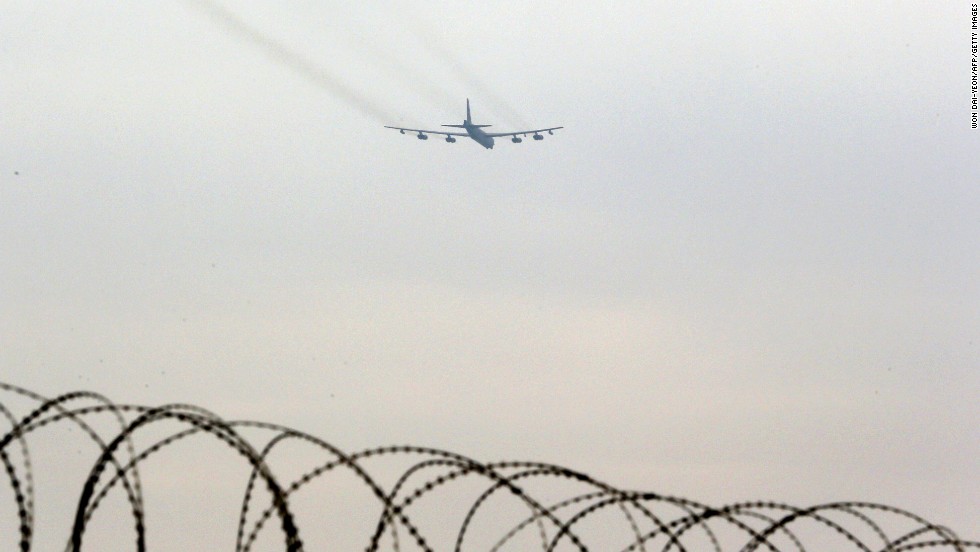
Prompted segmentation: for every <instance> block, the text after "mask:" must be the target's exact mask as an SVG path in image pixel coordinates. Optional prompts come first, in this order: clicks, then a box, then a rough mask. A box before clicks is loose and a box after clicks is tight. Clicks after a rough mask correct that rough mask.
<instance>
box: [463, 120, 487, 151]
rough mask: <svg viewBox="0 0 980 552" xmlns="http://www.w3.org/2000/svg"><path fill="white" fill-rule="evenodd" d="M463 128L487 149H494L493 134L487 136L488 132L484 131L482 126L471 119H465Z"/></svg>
mask: <svg viewBox="0 0 980 552" xmlns="http://www.w3.org/2000/svg"><path fill="white" fill-rule="evenodd" d="M463 128H464V129H465V130H466V133H467V134H469V135H470V138H472V139H473V141H474V142H476V143H477V144H480V145H481V146H483V147H485V148H487V149H493V136H487V133H486V132H483V129H482V128H480V127H478V126H476V125H474V124H473V123H471V122H469V121H463Z"/></svg>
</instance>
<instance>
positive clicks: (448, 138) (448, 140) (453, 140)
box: [446, 136, 456, 144]
mask: <svg viewBox="0 0 980 552" xmlns="http://www.w3.org/2000/svg"><path fill="white" fill-rule="evenodd" d="M446 141H447V142H449V143H450V144H452V143H453V142H455V141H456V139H455V138H453V137H452V136H446Z"/></svg>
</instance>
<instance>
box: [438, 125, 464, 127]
mask: <svg viewBox="0 0 980 552" xmlns="http://www.w3.org/2000/svg"><path fill="white" fill-rule="evenodd" d="M442 126H447V127H453V128H466V127H465V126H463V125H442Z"/></svg>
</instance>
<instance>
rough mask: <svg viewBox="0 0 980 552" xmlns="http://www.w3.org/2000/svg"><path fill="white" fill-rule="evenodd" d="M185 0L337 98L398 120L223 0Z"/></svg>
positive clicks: (374, 115) (381, 118)
mask: <svg viewBox="0 0 980 552" xmlns="http://www.w3.org/2000/svg"><path fill="white" fill-rule="evenodd" d="M184 1H185V2H187V3H188V4H191V5H193V6H194V7H196V8H198V9H200V10H201V11H202V12H204V13H205V14H207V15H208V16H209V17H210V18H211V19H212V20H213V21H214V22H215V23H217V24H218V25H220V26H221V27H223V28H225V29H226V30H228V31H230V32H231V33H232V34H234V35H235V36H237V37H238V38H240V39H242V40H244V41H246V42H248V43H250V44H251V45H253V46H255V47H257V48H259V49H261V50H262V51H263V52H265V53H266V55H268V56H269V57H270V58H271V59H272V60H273V61H275V62H276V63H278V64H280V65H282V66H284V67H286V68H288V69H290V70H291V71H293V72H294V73H296V74H298V75H300V76H302V77H304V78H306V80H308V81H309V82H311V83H312V84H314V85H315V86H317V87H318V88H320V89H321V90H324V91H326V92H327V93H329V94H330V95H331V96H333V97H334V98H336V99H338V100H340V101H342V102H344V103H346V104H347V105H349V106H351V107H353V108H354V109H357V110H358V111H360V112H361V113H362V114H364V115H367V116H369V117H372V118H374V119H376V120H377V121H379V122H382V123H385V122H390V121H393V120H394V117H393V116H392V115H391V114H390V113H388V112H387V111H386V110H385V109H384V108H382V107H381V106H380V105H378V104H377V103H376V102H373V101H371V100H369V99H368V98H366V97H365V96H364V95H363V94H361V93H360V92H358V91H356V90H354V89H353V88H351V87H350V86H349V85H348V84H347V83H345V82H343V81H342V80H340V79H339V78H337V77H336V76H334V75H332V74H331V73H330V72H329V71H328V70H327V69H325V68H324V67H321V66H320V65H317V64H316V63H315V62H313V61H312V60H310V59H309V58H307V57H304V56H303V55H301V54H299V53H297V52H294V51H292V50H290V49H289V48H287V47H286V46H285V45H283V44H282V43H280V42H278V41H276V40H275V39H273V38H270V37H269V36H267V35H265V34H264V33H263V32H262V31H260V30H258V29H257V28H255V27H253V26H252V25H250V24H248V23H247V22H245V21H243V20H242V19H241V18H239V17H238V16H237V15H235V14H234V13H232V12H230V11H228V10H227V9H226V8H224V7H223V6H221V5H220V4H218V3H216V2H212V1H210V0H184Z"/></svg>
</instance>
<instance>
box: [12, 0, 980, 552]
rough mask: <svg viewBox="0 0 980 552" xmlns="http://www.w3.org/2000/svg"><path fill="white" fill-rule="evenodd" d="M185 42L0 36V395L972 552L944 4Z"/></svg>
mask: <svg viewBox="0 0 980 552" xmlns="http://www.w3.org/2000/svg"><path fill="white" fill-rule="evenodd" d="M219 6H223V7H224V8H216V7H215V6H214V5H213V4H209V3H208V2H204V1H199V0H187V1H166V2H115V1H103V0H91V1H88V2H76V1H74V0H71V1H69V0H63V1H56V0H45V1H36V0H29V1H28V0H24V1H21V0H4V1H3V10H2V11H3V16H2V17H0V75H3V76H2V78H0V379H2V380H4V381H7V382H10V383H15V384H18V385H22V386H24V387H28V388H30V389H33V390H35V391H37V392H39V393H42V394H45V395H48V396H55V395H58V394H60V393H63V392H66V391H71V390H76V389H89V390H94V391H99V392H101V393H103V394H105V395H107V396H109V397H111V398H113V399H114V400H116V401H119V402H130V403H145V404H160V403H167V402H178V401H179V402H190V403H196V404H200V405H201V406H205V407H207V408H209V409H210V410H212V411H214V412H216V413H218V414H220V415H222V416H224V417H226V418H230V419H234V418H238V419H241V418H249V419H260V420H266V421H272V422H277V423H282V424H286V425H290V426H293V427H297V428H298V429H302V430H304V431H307V432H309V433H313V434H315V435H318V436H320V437H321V438H323V439H325V440H327V441H330V442H332V443H334V444H336V445H337V446H339V447H340V448H343V449H346V450H351V451H353V450H357V449H360V448H366V447H370V446H375V445H386V444H394V443H411V444H416V445H425V446H433V447H438V448H443V449H449V450H454V451H457V452H460V453H463V454H467V455H469V456H472V457H475V458H478V459H481V460H488V461H489V460H500V459H527V460H541V461H548V462H554V463H558V464H563V465H566V466H569V467H572V468H575V469H578V470H581V471H584V472H586V473H589V474H591V475H594V476H595V477H597V478H599V479H603V480H606V481H609V482H611V483H613V484H616V485H620V486H623V487H629V488H639V489H645V490H651V491H655V492H662V493H667V494H675V495H680V496H685V497H689V498H692V499H695V500H700V501H703V502H708V503H715V504H724V503H729V502H734V501H739V500H750V499H760V498H765V499H773V500H780V501H784V502H789V503H793V504H797V505H802V506H808V505H813V504H818V503H822V502H827V501H834V500H844V499H853V500H867V501H872V502H883V503H886V504H892V505H896V506H900V507H903V508H906V509H908V510H911V511H913V512H916V513H919V514H921V515H923V516H924V517H925V518H927V519H929V520H930V521H934V522H937V523H942V524H946V525H949V526H950V527H952V528H954V529H956V530H958V531H960V532H961V534H962V535H963V536H965V537H972V538H976V537H978V536H980V535H977V534H976V529H977V524H976V520H977V514H978V512H980V486H978V483H977V481H978V477H977V475H978V473H980V469H978V468H980V464H978V458H980V431H978V420H980V409H978V404H980V401H978V397H980V187H978V182H980V162H978V158H977V155H978V152H980V148H978V145H980V133H978V132H977V131H975V130H971V129H970V121H969V114H970V111H969V110H970V103H969V99H970V98H969V90H970V88H969V77H970V72H969V61H970V58H969V32H970V31H969V2H961V1H951V2H932V1H928V2H927V1H923V2H892V1H888V2H885V1H866V2H857V3H855V2H818V3H814V2H777V3H774V2H752V3H746V2H713V3H707V4H705V3H690V2H653V1H642V2H621V3H616V4H615V5H610V7H605V6H600V5H597V4H596V3H594V2H564V1H555V2H531V3H529V2H517V1H505V2H469V1H467V2H448V1H446V2H426V3H415V2H365V3H360V4H358V3H355V2H322V1H305V0H304V1H301V0H296V1H291V2H274V1H271V0H263V1H256V2H232V1H231V0H227V1H225V2H223V3H222V4H220V5H219ZM224 9H227V10H228V11H227V12H225V11H222V10H224ZM466 98H470V101H471V103H472V109H473V117H474V120H475V122H478V123H485V124H493V125H494V126H493V127H492V129H491V130H495V131H507V130H520V129H522V128H526V127H524V125H531V128H538V127H541V126H557V125H564V126H565V129H564V130H561V131H558V132H556V133H555V136H548V137H547V139H545V140H544V141H542V142H531V141H526V142H525V143H523V144H511V143H510V142H509V141H507V140H506V139H504V140H498V143H497V146H496V147H495V148H494V149H493V150H485V149H483V148H482V147H480V146H479V145H478V144H476V143H475V142H473V141H471V140H468V139H466V140H459V141H458V142H457V143H455V144H447V143H445V142H443V141H441V140H440V139H439V138H438V137H433V138H432V139H430V140H429V141H427V142H421V141H419V140H416V139H415V138H414V137H412V136H411V135H406V136H403V135H400V134H398V133H397V132H395V131H391V130H387V129H385V128H383V125H385V124H390V125H402V126H416V125H417V126H421V127H422V128H437V127H438V125H441V124H444V123H455V124H458V123H459V122H461V120H462V119H463V117H464V116H465V101H466ZM151 526H152V523H151ZM39 530H41V529H40V528H39ZM971 532H972V533H971Z"/></svg>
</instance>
